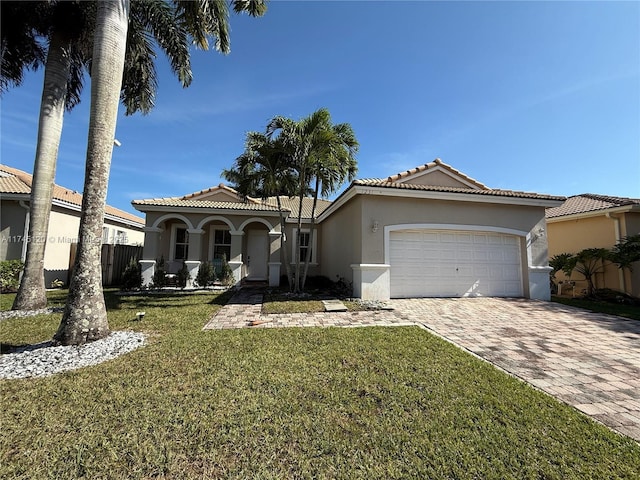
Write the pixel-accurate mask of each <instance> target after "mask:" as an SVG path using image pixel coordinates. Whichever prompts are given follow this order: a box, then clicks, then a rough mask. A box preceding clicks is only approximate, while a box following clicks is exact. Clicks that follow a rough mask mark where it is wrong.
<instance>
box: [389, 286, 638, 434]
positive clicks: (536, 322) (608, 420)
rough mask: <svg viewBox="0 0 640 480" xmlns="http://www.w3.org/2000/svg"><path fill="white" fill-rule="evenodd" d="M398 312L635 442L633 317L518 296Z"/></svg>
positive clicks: (416, 305) (407, 306)
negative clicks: (617, 315)
mask: <svg viewBox="0 0 640 480" xmlns="http://www.w3.org/2000/svg"><path fill="white" fill-rule="evenodd" d="M391 304H392V305H393V306H394V307H395V308H396V309H398V310H400V311H402V312H403V313H404V314H405V316H406V318H408V319H413V320H414V321H417V322H420V323H422V324H423V325H424V326H426V327H427V328H428V329H430V330H432V331H434V332H436V333H437V334H438V335H441V336H442V337H444V338H446V339H448V340H450V341H451V342H453V343H455V344H457V345H458V346H461V347H463V348H465V349H467V350H469V351H471V352H473V353H474V354H476V355H478V356H479V357H481V358H484V359H485V360H487V361H489V362H491V363H493V364H494V365H497V366H498V367H500V368H502V369H504V370H506V371H507V372H510V373H512V374H514V375H516V376H518V377H520V378H521V379H523V380H525V381H527V382H529V383H530V384H532V385H534V386H536V387H538V388H539V389H541V390H543V391H545V392H547V393H549V394H551V395H553V396H555V397H557V398H559V399H560V400H562V401H564V402H566V403H568V404H569V405H572V406H574V407H575V408H577V409H578V410H581V411H583V412H584V413H586V414H587V415H590V416H591V417H593V418H595V419H597V420H599V421H600V422H602V423H604V424H605V425H607V426H609V427H611V428H613V429H614V430H617V431H619V432H621V433H624V434H626V435H628V436H630V437H632V438H634V439H635V440H638V441H640V322H638V321H635V320H626V319H624V318H622V317H616V316H613V315H605V314H600V313H591V312H586V311H584V310H581V309H577V308H572V307H568V306H564V305H560V304H557V303H551V302H539V301H531V300H522V299H497V298H470V299H465V298H461V299H437V298H430V299H410V300H393V301H392V302H391Z"/></svg>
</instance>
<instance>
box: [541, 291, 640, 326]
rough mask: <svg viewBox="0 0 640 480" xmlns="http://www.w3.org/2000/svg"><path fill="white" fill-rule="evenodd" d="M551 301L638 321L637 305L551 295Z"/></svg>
mask: <svg viewBox="0 0 640 480" xmlns="http://www.w3.org/2000/svg"><path fill="white" fill-rule="evenodd" d="M551 300H553V301H554V302H558V303H562V304H563V305H570V306H572V307H578V308H584V309H585V310H590V311H592V312H597V313H608V314H610V315H618V316H619V317H626V318H630V319H632V320H640V307H638V306H637V305H625V304H623V303H611V302H605V301H598V300H588V299H585V298H568V297H559V296H557V295H552V296H551Z"/></svg>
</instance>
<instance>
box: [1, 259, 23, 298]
mask: <svg viewBox="0 0 640 480" xmlns="http://www.w3.org/2000/svg"><path fill="white" fill-rule="evenodd" d="M23 268H24V263H22V261H21V260H4V261H2V262H0V289H1V290H2V291H3V292H8V291H14V290H16V289H17V288H18V286H19V285H20V280H19V278H20V272H22V269H23Z"/></svg>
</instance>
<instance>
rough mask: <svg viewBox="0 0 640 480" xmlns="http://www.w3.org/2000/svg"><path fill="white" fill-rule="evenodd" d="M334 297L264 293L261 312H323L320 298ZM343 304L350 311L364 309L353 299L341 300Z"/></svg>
mask: <svg viewBox="0 0 640 480" xmlns="http://www.w3.org/2000/svg"><path fill="white" fill-rule="evenodd" d="M327 298H335V297H327V296H326V295H320V294H307V295H304V296H300V297H296V296H293V295H287V294H286V293H283V292H272V293H266V294H265V295H264V299H263V303H262V313H264V314H272V313H314V312H324V305H323V304H322V299H327ZM342 303H344V306H345V307H347V310H348V311H350V312H357V311H361V310H363V309H364V307H363V306H362V305H361V304H360V303H358V302H354V301H347V300H343V301H342Z"/></svg>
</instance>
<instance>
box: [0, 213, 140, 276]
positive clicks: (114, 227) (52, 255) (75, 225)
mask: <svg viewBox="0 0 640 480" xmlns="http://www.w3.org/2000/svg"><path fill="white" fill-rule="evenodd" d="M0 208H1V209H2V214H1V215H0V217H1V222H2V223H1V229H2V230H1V232H2V233H1V235H2V236H1V238H0V260H14V259H23V260H24V258H23V237H24V234H25V232H24V224H25V213H26V210H25V209H24V208H23V207H21V206H20V204H19V203H18V201H11V200H3V201H2V204H1V206H0ZM105 226H106V227H107V228H109V229H110V231H111V232H112V235H110V240H113V238H114V236H115V234H116V233H117V232H122V233H123V237H124V238H126V242H124V243H128V244H130V245H136V244H140V245H142V244H143V243H144V232H142V231H140V230H136V229H134V228H132V227H130V226H128V225H125V224H121V223H118V222H114V221H111V220H108V219H107V220H106V221H105ZM79 228H80V212H79V211H74V210H69V209H66V208H62V207H59V206H57V205H54V206H53V207H52V208H51V215H50V217H49V228H48V231H47V239H46V241H47V245H46V247H45V251H44V276H45V286H47V287H49V286H50V285H51V282H53V281H54V280H56V279H58V280H62V281H63V282H64V283H68V281H69V272H68V271H69V260H70V253H71V245H72V244H73V243H77V241H78V230H79Z"/></svg>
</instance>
